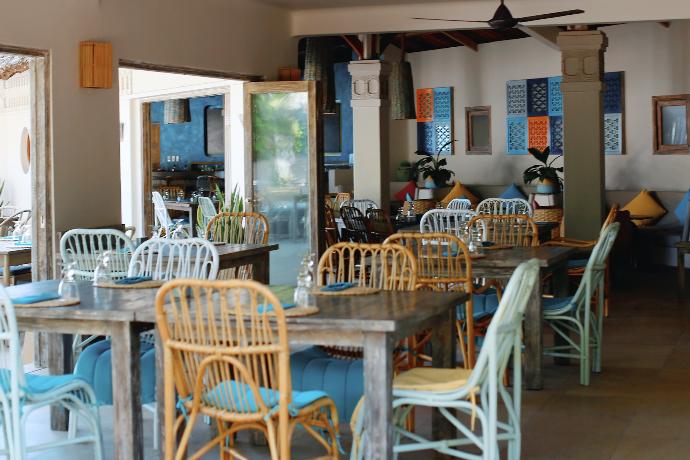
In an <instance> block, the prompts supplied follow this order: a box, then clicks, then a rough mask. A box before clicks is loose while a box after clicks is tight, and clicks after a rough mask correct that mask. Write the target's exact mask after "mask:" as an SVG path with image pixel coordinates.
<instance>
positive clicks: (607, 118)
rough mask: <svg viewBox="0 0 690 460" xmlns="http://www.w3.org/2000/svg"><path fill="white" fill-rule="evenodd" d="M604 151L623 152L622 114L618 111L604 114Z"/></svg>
mask: <svg viewBox="0 0 690 460" xmlns="http://www.w3.org/2000/svg"><path fill="white" fill-rule="evenodd" d="M604 151H605V152H606V154H607V155H620V154H622V153H623V115H622V114H620V113H607V114H606V115H604Z"/></svg>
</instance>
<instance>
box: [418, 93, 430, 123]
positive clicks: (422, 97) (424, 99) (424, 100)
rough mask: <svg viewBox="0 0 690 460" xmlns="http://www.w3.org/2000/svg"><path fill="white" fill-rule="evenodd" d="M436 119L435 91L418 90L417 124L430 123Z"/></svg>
mask: <svg viewBox="0 0 690 460" xmlns="http://www.w3.org/2000/svg"><path fill="white" fill-rule="evenodd" d="M433 119H434V90H433V89H431V88H424V89H418V90H417V122H429V121H433Z"/></svg>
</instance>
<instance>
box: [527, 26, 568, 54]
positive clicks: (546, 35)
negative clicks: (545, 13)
mask: <svg viewBox="0 0 690 460" xmlns="http://www.w3.org/2000/svg"><path fill="white" fill-rule="evenodd" d="M517 28H518V29H519V30H521V31H523V32H524V33H526V34H527V35H529V36H530V37H532V38H534V39H536V40H537V41H538V42H539V43H542V44H544V45H546V46H548V47H549V48H552V49H555V50H556V51H560V50H561V49H560V47H559V46H558V43H557V42H556V39H557V38H558V34H559V33H561V29H560V28H559V27H529V26H523V25H519V26H517Z"/></svg>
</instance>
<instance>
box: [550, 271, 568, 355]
mask: <svg viewBox="0 0 690 460" xmlns="http://www.w3.org/2000/svg"><path fill="white" fill-rule="evenodd" d="M551 281H552V282H553V295H554V296H555V297H568V294H569V292H568V290H569V286H570V279H569V277H568V265H567V264H562V265H559V266H557V267H555V269H554V270H553V275H552V278H551ZM553 341H554V344H556V345H559V346H560V345H567V344H568V342H566V340H565V339H564V338H563V337H561V336H560V335H559V334H558V333H556V332H555V331H554V333H553ZM553 360H554V363H556V364H557V365H559V366H567V365H569V364H570V359H569V358H562V357H556V358H554V359H553Z"/></svg>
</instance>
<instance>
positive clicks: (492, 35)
mask: <svg viewBox="0 0 690 460" xmlns="http://www.w3.org/2000/svg"><path fill="white" fill-rule="evenodd" d="M472 32H474V33H476V34H478V35H480V36H482V37H484V38H486V39H487V40H489V41H492V42H497V41H501V40H503V39H504V38H505V37H504V36H503V35H502V34H501V33H500V32H498V31H496V30H494V29H476V30H473V31H472Z"/></svg>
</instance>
